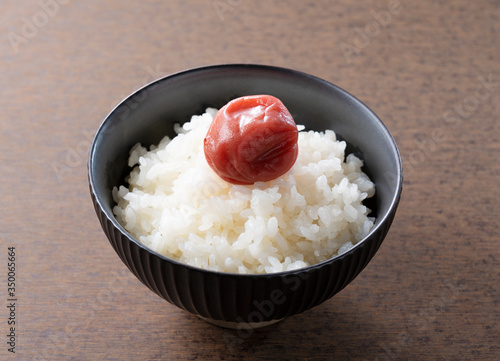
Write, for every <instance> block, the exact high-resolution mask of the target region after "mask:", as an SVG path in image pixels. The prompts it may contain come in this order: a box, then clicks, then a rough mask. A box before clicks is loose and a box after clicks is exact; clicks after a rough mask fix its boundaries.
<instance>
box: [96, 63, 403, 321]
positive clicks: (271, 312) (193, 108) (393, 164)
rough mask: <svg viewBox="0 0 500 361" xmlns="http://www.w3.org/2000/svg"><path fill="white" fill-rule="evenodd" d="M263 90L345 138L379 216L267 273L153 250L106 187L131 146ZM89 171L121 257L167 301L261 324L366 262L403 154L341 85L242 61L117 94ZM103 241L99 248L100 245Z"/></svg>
mask: <svg viewBox="0 0 500 361" xmlns="http://www.w3.org/2000/svg"><path fill="white" fill-rule="evenodd" d="M252 94H270V95H273V96H275V97H277V98H279V99H281V101H282V102H283V103H284V104H285V106H286V107H287V108H288V109H289V111H290V113H291V114H292V116H293V117H294V119H295V121H296V123H297V124H303V125H305V126H306V128H308V129H313V130H317V131H321V130H325V129H333V130H334V131H335V132H336V133H337V136H338V137H339V138H340V139H343V140H345V141H346V142H347V153H355V154H356V155H357V156H358V157H360V158H361V159H362V160H363V161H364V163H365V165H364V167H363V170H364V171H365V173H367V174H368V176H369V177H370V178H371V179H372V181H374V182H375V185H376V195H375V197H373V198H371V199H370V201H369V204H367V205H368V207H369V208H371V209H372V213H371V215H373V216H375V217H376V222H375V224H374V227H373V229H372V230H371V232H370V233H369V234H368V235H367V236H366V237H365V238H364V239H363V240H361V241H360V242H358V243H357V244H356V245H355V246H354V247H353V248H351V249H350V250H349V251H347V252H346V253H344V254H342V255H340V256H335V257H333V258H331V259H329V260H327V261H324V262H321V263H319V264H315V265H312V266H309V267H306V268H303V269H299V270H294V271H288V272H282V273H274V274H246V275H243V274H231V273H221V272H215V271H209V270H204V269H199V268H195V267H191V266H188V265H186V264H183V263H180V262H178V261H175V260H172V259H169V258H167V257H165V256H163V255H161V254H158V253H156V252H153V251H151V250H150V249H148V248H147V247H145V246H144V245H142V244H141V243H140V242H139V241H138V240H136V239H135V238H134V237H132V236H131V235H130V234H129V233H128V232H127V231H126V230H125V229H124V228H123V227H122V226H121V224H120V223H119V222H118V221H117V220H116V218H115V216H114V215H113V211H112V209H113V206H114V202H113V198H112V189H113V187H115V186H119V185H121V184H124V183H125V181H124V179H125V176H126V175H127V174H128V173H130V171H131V169H130V168H129V167H128V165H127V159H128V156H129V151H130V149H131V147H132V146H133V145H134V144H136V143H138V142H140V143H141V144H142V145H144V146H149V145H152V144H157V143H158V142H159V141H160V139H161V138H163V137H164V136H165V135H169V136H171V137H173V136H175V133H174V124H175V123H181V124H182V123H184V122H186V121H188V120H189V119H190V117H191V116H192V115H193V114H201V113H203V111H204V110H205V108H207V107H215V108H220V107H222V106H223V105H224V104H226V103H227V102H228V101H229V100H231V99H234V98H236V97H239V96H243V95H252ZM88 171H89V173H88V176H89V184H90V193H91V198H92V200H93V203H94V206H95V211H96V213H97V217H98V218H99V221H100V223H101V225H102V229H103V230H104V233H105V234H106V236H107V238H108V239H109V242H110V243H111V246H112V247H113V248H114V250H115V251H116V253H117V254H118V256H119V257H120V259H121V260H122V262H123V263H125V265H126V266H127V267H128V268H129V269H130V271H131V272H132V273H133V274H134V275H135V276H136V277H137V278H138V279H139V280H141V282H142V283H144V285H146V286H147V287H148V288H149V289H150V290H152V291H153V292H155V293H156V294H158V295H159V296H160V297H162V298H164V299H165V300H167V301H168V302H170V303H172V304H174V305H176V306H178V307H180V308H182V309H184V310H186V311H188V312H191V313H193V314H195V315H198V316H200V317H202V318H204V319H206V320H208V321H211V322H213V323H215V324H218V325H221V326H226V327H238V326H239V325H247V326H248V325H250V326H252V327H256V326H264V325H268V324H270V323H273V322H276V321H279V320H281V319H283V318H286V317H289V316H292V315H294V314H298V313H300V312H303V311H306V310H308V309H310V308H312V307H314V306H317V305H319V304H321V303H322V302H325V301H326V300H328V299H329V298H331V297H332V296H333V295H335V294H336V293H337V292H339V291H340V290H342V289H343V288H344V287H346V286H347V285H348V284H349V282H351V281H352V280H353V279H354V278H355V277H356V276H357V275H358V274H359V273H360V272H361V271H362V270H363V269H364V268H365V266H366V265H367V264H368V262H370V260H371V259H372V257H373V256H374V255H375V253H376V252H377V250H378V249H379V247H380V245H381V243H382V241H383V240H384V238H385V236H386V234H387V232H388V230H389V227H390V226H391V223H392V221H393V218H394V215H395V213H396V208H397V206H398V203H399V199H400V196H401V191H402V165H401V158H400V155H399V152H398V149H397V146H396V144H395V142H394V139H393V137H392V136H391V134H390V133H389V131H388V130H387V128H386V127H385V125H384V124H383V123H382V121H381V120H380V119H379V118H378V117H377V116H376V115H375V114H374V113H373V112H372V111H371V110H370V109H369V108H368V107H367V106H366V105H364V104H363V103H362V102H361V101H359V100H358V99H356V98H355V97H354V96H352V95H350V94H349V93H347V92H346V91H344V90H342V89H340V88H339V87H337V86H335V85H333V84H331V83H329V82H327V81H325V80H322V79H319V78H317V77H314V76H311V75H308V74H305V73H302V72H298V71H295V70H290V69H284V68H278V67H271V66H263V65H248V64H230V65H215V66H208V67H203V68H197V69H191V70H187V71H183V72H180V73H177V74H173V75H169V76H166V77H164V78H161V79H158V80H156V81H154V82H152V83H150V84H148V85H146V86H144V87H143V88H141V89H139V90H138V91H136V92H134V93H133V94H131V95H130V96H129V97H127V98H126V99H125V100H123V101H122V102H121V103H120V104H119V105H118V106H117V107H116V108H115V109H114V110H112V111H111V113H110V114H109V115H108V116H107V117H106V119H105V120H104V122H103V123H102V125H101V126H100V128H99V129H98V131H97V133H96V135H95V138H94V140H93V143H92V146H91V150H90V156H89V162H88ZM103 247H104V245H103Z"/></svg>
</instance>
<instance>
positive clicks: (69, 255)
mask: <svg viewBox="0 0 500 361" xmlns="http://www.w3.org/2000/svg"><path fill="white" fill-rule="evenodd" d="M0 7H1V10H0V20H1V21H0V35H1V38H0V56H1V57H0V122H1V123H0V125H1V138H0V164H1V167H2V168H1V173H0V174H1V184H2V196H1V208H0V241H1V248H0V270H1V272H0V273H1V274H2V275H3V276H1V277H0V279H2V282H1V283H0V290H1V291H0V297H1V302H0V303H1V305H2V307H1V308H0V310H2V311H0V335H2V337H1V340H2V342H1V343H0V358H1V359H2V360H11V359H12V360H31V359H35V360H163V359H164V360H177V359H179V360H240V359H241V360H243V359H245V360H247V359H248V360H254V359H255V360H257V359H269V360H276V359H284V360H299V359H300V360H334V359H335V360H363V361H368V360H498V359H500V348H499V342H500V326H499V322H500V303H499V301H500V293H499V281H500V244H499V238H500V237H499V231H498V224H499V213H500V212H499V211H500V207H499V201H500V198H499V193H500V189H499V185H498V184H499V181H500V164H499V156H500V146H499V141H498V138H499V136H500V115H499V114H500V113H499V110H500V106H499V104H500V66H499V65H500V40H499V38H500V3H499V2H498V1H496V0H490V1H486V0H485V1H476V2H473V1H465V0H457V1H410V0H401V1H397V0H391V1H371V0H363V1H349V0H338V1H326V0H324V1H278V0H276V1H251V0H198V1H152V0H149V1H130V2H129V1H97V0H89V1H76V0H72V1H69V0H64V1H63V0H44V1H41V2H39V1H23V2H18V1H10V0H3V1H1V2H0ZM389 15H390V16H389ZM233 62H244V63H260V64H270V65H278V66H284V67H289V68H293V69H297V70H300V71H304V72H308V73H311V74H313V75H316V76H319V77H321V78H324V79H326V80H328V81H331V82H333V83H335V84H337V85H339V86H340V87H342V88H344V89H346V90H347V91H349V92H351V93H353V94H354V95H356V96H357V97H358V98H360V99H361V100H362V101H364V102H365V103H366V104H367V105H368V106H370V107H371V108H372V109H373V110H374V111H375V112H376V113H377V114H378V115H379V116H380V117H381V119H382V120H383V121H384V122H385V124H386V125H387V127H388V128H389V129H390V131H391V132H392V134H393V135H394V137H395V139H396V141H397V143H398V146H399V148H400V151H401V153H402V156H403V158H404V167H405V186H404V192H403V193H404V194H403V197H402V202H401V205H400V208H399V211H398V214H397V216H396V219H395V223H394V225H393V227H392V229H391V230H390V232H389V235H388V237H387V239H386V241H385V242H384V244H383V245H382V247H381V249H380V251H379V253H378V254H377V255H376V256H375V258H374V260H373V261H372V262H371V263H370V264H369V265H368V267H367V268H366V269H365V270H364V271H363V272H362V273H361V275H360V276H359V277H358V278H357V279H356V280H355V281H354V282H353V283H352V284H351V285H349V286H348V287H347V288H346V289H345V290H343V291H342V292H341V293H340V294H338V295H337V296H335V297H334V298H332V299H331V300H329V301H327V302H326V303H324V304H322V305H321V306H318V307H317V308H314V309H313V310H310V311H308V312H305V313H303V314H300V315H297V316H295V317H292V318H289V319H287V320H285V321H283V322H281V323H279V324H277V325H276V326H274V327H271V328H270V329H268V330H265V331H258V332H257V331H256V332H254V333H252V334H251V335H248V334H245V335H243V336H244V337H238V334H237V333H235V332H233V331H227V330H224V329H220V328H216V327H214V326H211V325H209V324H207V323H205V322H204V321H201V320H200V319H198V318H197V317H195V316H192V315H190V314H187V313H185V312H183V311H181V310H179V309H177V308H176V307H174V306H172V305H170V304H168V303H167V302H165V301H163V300H161V299H160V298H158V297H157V296H156V295H154V294H153V293H152V292H150V291H149V290H147V289H146V288H145V287H144V286H143V285H142V284H140V283H139V281H138V280H136V279H135V278H134V277H133V276H132V274H131V273H130V272H129V271H128V270H127V269H126V267H125V266H124V265H123V264H122V263H121V262H120V260H119V259H118V257H117V256H116V255H115V253H114V251H113V250H112V248H111V247H110V245H109V244H108V242H107V240H106V238H105V236H104V233H103V232H102V231H101V229H100V226H99V224H98V221H97V218H96V216H95V214H94V210H93V208H92V204H91V201H90V197H89V191H88V185H87V172H86V162H87V153H88V149H89V145H90V142H91V139H92V136H93V134H94V132H95V130H96V129H97V127H98V125H99V124H100V122H101V121H102V120H103V119H104V117H105V116H106V114H107V113H108V112H109V111H110V110H111V109H112V107H114V105H116V104H117V103H118V101H119V100H121V99H122V98H123V97H125V96H126V95H128V94H129V93H130V92H131V91H133V90H135V89H137V88H139V87H141V86H142V85H144V84H146V83H148V82H150V81H152V80H153V79H155V78H158V77H160V76H163V75H167V74H171V73H173V72H177V71H180V70H184V69H187V68H192V67H197V66H203V65H210V64H219V63H233ZM8 246H14V247H16V252H17V260H16V263H17V289H16V297H17V298H18V301H17V308H16V320H17V324H16V332H17V333H16V337H17V340H16V354H15V355H12V354H11V353H9V352H8V351H7V348H8V346H7V344H6V341H7V338H6V335H7V333H8V332H9V331H8V325H7V319H8V309H7V308H6V305H7V301H6V299H7V285H6V274H7V247H8ZM240 336H241V335H240Z"/></svg>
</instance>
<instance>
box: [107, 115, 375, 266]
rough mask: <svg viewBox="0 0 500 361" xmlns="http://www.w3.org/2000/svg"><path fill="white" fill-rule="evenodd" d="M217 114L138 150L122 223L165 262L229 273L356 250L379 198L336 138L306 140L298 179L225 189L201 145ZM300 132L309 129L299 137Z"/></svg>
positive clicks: (118, 211)
mask: <svg viewBox="0 0 500 361" xmlns="http://www.w3.org/2000/svg"><path fill="white" fill-rule="evenodd" d="M216 112H217V110H216V109H212V108H208V109H207V110H206V113H204V114H203V115H200V116H193V117H192V118H191V121H190V122H188V123H185V124H184V125H183V126H182V127H180V126H178V127H177V128H176V131H177V133H178V135H177V136H176V137H175V138H173V139H172V140H171V139H169V138H168V137H165V138H163V140H162V141H161V142H160V144H159V145H158V146H152V147H151V150H150V151H148V150H147V149H146V148H144V147H142V146H141V145H140V144H137V145H135V146H134V147H133V148H132V150H131V152H130V158H129V166H130V167H134V169H133V170H132V172H131V174H130V176H129V177H128V179H127V181H128V183H129V188H127V187H125V186H120V188H119V189H117V188H116V187H115V189H114V190H113V198H114V200H115V202H116V203H117V205H116V206H115V207H114V209H113V211H114V214H115V215H116V217H117V219H118V220H119V222H120V223H121V224H123V226H124V227H125V229H127V230H128V231H129V232H130V233H131V234H132V235H133V236H134V237H135V238H136V239H138V240H139V241H140V242H142V243H143V244H144V245H145V246H147V247H149V248H151V249H152V250H154V251H156V252H158V253H160V254H163V255H165V256H166V257H169V258H172V259H175V260H178V261H180V262H184V263H187V264H190V265H192V266H195V267H200V268H205V269H211V270H216V271H221V272H231V273H273V272H281V271H287V270H293V269H297V268H301V267H306V266H308V265H312V264H315V263H318V262H321V261H324V260H327V259H329V258H331V257H332V256H334V255H336V254H341V253H343V252H346V251H347V250H349V249H350V248H351V247H352V246H353V245H354V244H356V243H357V242H358V241H360V240H361V239H362V238H364V237H365V236H366V235H367V234H368V232H369V231H370V229H371V228H372V226H373V222H374V218H371V217H368V216H367V215H368V213H369V212H370V211H369V209H367V208H366V207H365V206H364V205H363V204H362V201H363V200H364V199H366V198H368V197H372V196H373V195H374V193H375V187H374V184H373V183H372V182H371V181H370V180H369V178H368V177H367V176H366V175H365V174H364V173H363V172H362V171H361V167H362V161H361V160H359V159H358V158H357V157H355V156H354V155H352V154H351V155H348V156H347V158H346V159H345V161H344V151H345V146H346V144H345V142H343V141H337V140H336V136H335V133H334V132H333V131H331V130H327V131H325V132H321V133H319V132H313V131H309V132H305V131H301V132H300V133H299V141H298V142H299V155H298V158H297V161H296V163H295V165H294V166H293V167H292V169H291V170H290V171H289V172H287V173H285V174H284V175H283V176H281V177H279V178H277V179H274V180H272V181H269V182H265V183H264V182H258V183H255V184H253V185H251V186H248V185H233V184H229V183H227V182H225V181H224V180H222V179H221V178H219V176H217V174H215V173H214V171H213V170H212V169H211V168H210V167H209V165H208V164H207V162H206V160H205V155H204V151H203V139H204V138H205V135H206V134H207V131H208V128H209V126H210V123H211V121H212V119H213V116H215V113H216ZM299 129H303V127H299Z"/></svg>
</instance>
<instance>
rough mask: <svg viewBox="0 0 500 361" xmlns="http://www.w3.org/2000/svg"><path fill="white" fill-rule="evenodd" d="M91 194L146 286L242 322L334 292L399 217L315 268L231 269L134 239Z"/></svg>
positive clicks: (281, 313) (308, 304) (306, 305)
mask: <svg viewBox="0 0 500 361" xmlns="http://www.w3.org/2000/svg"><path fill="white" fill-rule="evenodd" d="M91 195H92V200H93V202H94V206H95V211H96V214H97V216H98V218H99V221H100V223H101V226H102V228H103V230H104V233H105V234H106V236H107V238H108V240H109V242H110V243H111V245H112V247H113V249H114V250H115V251H116V253H117V254H118V256H119V257H120V259H121V260H122V262H123V263H124V264H125V265H126V266H127V267H128V269H129V270H130V271H131V272H132V273H133V274H134V275H135V276H136V277H137V278H138V279H139V280H140V281H141V282H142V283H143V284H144V285H146V286H147V287H148V288H149V289H150V290H151V291H153V292H155V293H156V294H157V295H158V296H160V297H162V298H163V299H165V300H166V301H168V302H170V303H171V304H174V305H176V306H178V307H180V308H182V309H184V310H186V311H189V312H191V313H193V314H195V315H199V316H202V317H205V318H209V319H213V320H222V321H227V322H239V323H254V322H267V321H272V320H279V319H282V318H285V317H289V316H292V315H294V314H298V313H301V312H304V311H306V310H308V309H310V308H312V307H314V306H317V305H319V304H321V303H323V302H324V301H326V300H328V299H329V298H331V297H332V296H334V295H335V294H336V293H338V292H339V291H341V290H342V289H343V288H344V287H345V286H347V285H348V284H349V283H350V282H351V281H352V280H353V279H354V278H355V277H356V276H357V275H358V274H359V273H360V272H361V271H362V270H363V269H364V268H365V267H366V265H367V264H368V262H370V260H371V259H372V257H373V256H374V255H375V253H376V252H377V250H378V248H379V247H380V245H381V243H382V241H383V239H384V238H385V236H386V234H387V232H388V230H389V227H390V225H391V223H392V219H393V216H392V217H391V218H390V219H387V221H386V222H385V224H384V226H383V227H380V228H379V229H378V230H377V231H376V232H374V233H373V234H372V235H371V236H370V237H369V238H368V239H365V240H364V242H363V244H362V245H361V246H360V247H357V248H356V249H355V250H354V251H353V252H349V253H347V254H345V255H343V256H340V257H337V258H335V259H334V260H332V261H327V262H324V263H322V264H319V265H317V266H314V267H308V268H306V269H302V270H297V271H294V272H287V273H286V274H283V273H277V274H266V275H239V274H225V273H220V272H212V271H207V270H202V269H196V268H193V267H190V266H187V265H183V264H179V263H178V262H175V261H172V260H169V259H166V258H164V257H162V256H159V255H157V254H155V253H154V252H151V251H149V250H147V249H145V248H143V247H141V246H139V245H138V244H137V243H135V242H132V241H131V240H130V239H129V238H128V236H127V235H124V234H123V233H122V232H121V231H120V230H119V229H118V228H116V227H115V226H114V224H113V223H112V222H111V221H110V220H109V219H108V218H107V216H106V214H105V213H104V212H103V211H102V210H101V208H100V207H99V205H98V203H97V202H96V198H95V194H94V193H93V191H92V190H91Z"/></svg>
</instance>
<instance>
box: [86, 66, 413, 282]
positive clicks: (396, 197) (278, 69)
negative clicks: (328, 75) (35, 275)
mask: <svg viewBox="0 0 500 361" xmlns="http://www.w3.org/2000/svg"><path fill="white" fill-rule="evenodd" d="M214 70H250V71H258V70H266V71H271V72H275V73H283V74H287V75H292V76H296V77H301V78H304V79H307V80H309V81H312V82H316V83H321V84H322V85H323V86H326V87H330V88H333V89H335V90H336V91H337V92H339V93H340V94H342V95H343V96H344V97H346V98H348V99H350V100H351V101H353V102H354V103H356V105H357V106H358V107H361V108H363V109H364V110H365V111H366V112H367V113H368V114H369V115H370V116H371V117H373V118H374V120H375V121H376V123H377V124H378V127H379V128H380V129H381V130H382V131H383V134H384V136H385V138H386V141H387V143H388V144H390V146H391V148H392V149H393V151H394V152H395V154H396V155H397V160H398V164H397V165H398V166H397V175H396V177H395V178H396V181H397V183H396V185H397V187H396V189H395V192H394V193H393V196H392V199H391V201H390V204H389V207H388V211H387V212H386V214H385V215H384V216H383V217H382V218H381V219H377V220H378V222H377V223H376V224H375V225H374V227H373V228H372V229H371V230H370V232H369V233H368V234H367V235H366V236H365V237H363V238H362V239H361V240H359V241H358V242H357V243H356V244H354V245H353V246H352V247H351V248H350V249H349V250H347V251H346V252H344V253H342V254H340V255H334V256H333V257H331V258H329V259H327V260H325V261H322V262H319V263H315V264H312V265H309V266H307V267H303V268H299V269H294V270H289V271H281V272H274V273H233V272H224V271H217V270H211V269H205V268H200V267H195V266H192V265H189V264H187V263H183V262H180V261H178V260H175V259H173V258H169V257H167V256H164V255H162V254H161V253H158V252H156V251H154V250H152V249H150V248H149V247H147V246H145V245H144V244H142V243H141V242H140V241H139V240H137V239H136V238H135V237H133V236H132V235H131V234H130V233H129V232H128V231H127V230H126V229H125V228H124V227H123V226H122V225H121V224H120V223H119V222H118V220H117V219H116V217H115V216H114V214H109V212H108V211H107V210H106V207H104V206H103V203H104V202H103V200H102V197H101V196H100V195H99V194H97V192H96V187H95V181H94V172H93V170H94V167H93V164H94V156H95V154H96V149H95V148H96V144H97V140H98V138H99V137H100V135H101V133H103V132H104V131H103V128H104V126H105V125H106V123H107V122H108V121H109V119H110V117H111V116H112V115H113V114H114V113H115V112H116V110H117V109H118V108H119V107H121V106H122V105H123V104H125V103H126V102H127V101H129V99H131V98H133V97H134V96H135V95H137V94H138V93H140V92H142V91H145V90H146V89H148V88H150V87H153V86H154V85H156V84H159V83H161V82H164V81H167V80H170V79H174V78H178V77H183V76H186V75H192V74H195V73H197V72H210V71H214ZM87 170H88V181H89V185H90V190H91V193H92V195H93V197H94V199H95V202H96V203H97V204H98V205H99V208H100V211H101V212H102V213H103V214H104V215H105V216H106V218H107V220H108V221H109V222H111V224H112V225H113V226H114V227H115V228H116V229H118V230H119V231H120V233H122V235H123V236H125V237H126V238H127V239H128V241H130V242H133V243H134V244H135V245H136V246H138V247H140V248H142V249H143V250H144V251H146V252H148V253H151V254H153V255H155V256H157V257H159V258H161V259H162V260H163V261H167V262H171V263H173V264H174V265H177V266H181V267H187V268H188V269H191V270H193V271H198V272H204V273H211V274H214V275H219V276H221V275H222V276H238V277H244V278H274V277H286V276H290V275H297V274H300V273H304V272H311V271H314V270H316V269H319V268H323V267H326V266H328V265H329V264H331V263H333V262H336V261H340V260H342V259H344V258H346V257H349V256H350V255H351V254H352V253H354V252H355V251H356V250H357V249H358V248H359V247H361V245H362V244H364V243H365V242H366V240H367V239H368V238H370V237H371V236H372V235H373V234H374V233H376V232H377V231H378V230H379V229H380V228H382V227H384V225H385V224H386V223H387V222H391V221H392V220H391V219H389V218H392V217H394V214H393V213H394V212H395V211H396V209H397V207H398V204H399V202H400V198H401V193H402V188H403V165H402V159H401V154H400V152H399V149H398V147H397V145H396V141H395V140H394V138H393V136H392V135H391V133H390V132H389V129H388V128H387V126H386V125H385V124H384V123H383V122H382V120H381V119H380V118H379V117H378V116H377V115H376V114H375V113H374V112H373V111H372V110H371V109H370V108H369V107H368V106H367V105H366V104H365V103H363V102H362V101H361V100H359V99H358V98H357V97H356V96H354V95H352V94H351V93H349V92H347V91H346V90H344V89H342V88H340V87H339V86H337V85H335V84H333V83H331V82H329V81H327V80H325V79H322V78H319V77H317V76H315V75H311V74H308V73H305V72H302V71H300V70H295V69H290V68H285V67H281V66H274V65H264V64H253V63H224V64H214V65H207V66H200V67H195V68H190V69H186V70H181V71H178V72H175V73H172V74H168V75H165V76H162V77H160V78H158V79H155V80H153V81H151V82H149V83H147V84H145V85H143V86H141V87H140V88H138V89H136V90H134V91H133V92H131V93H130V94H129V95H128V96H126V97H125V98H123V99H122V100H121V101H120V102H119V103H118V104H117V105H116V106H115V107H114V108H113V109H112V110H111V111H110V112H109V113H108V114H107V115H106V117H105V118H104V120H103V121H102V122H101V124H100V125H99V127H98V129H97V131H96V133H95V135H94V138H93V140H92V143H91V147H90V150H89V158H88V162H87ZM391 211H394V212H391Z"/></svg>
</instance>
